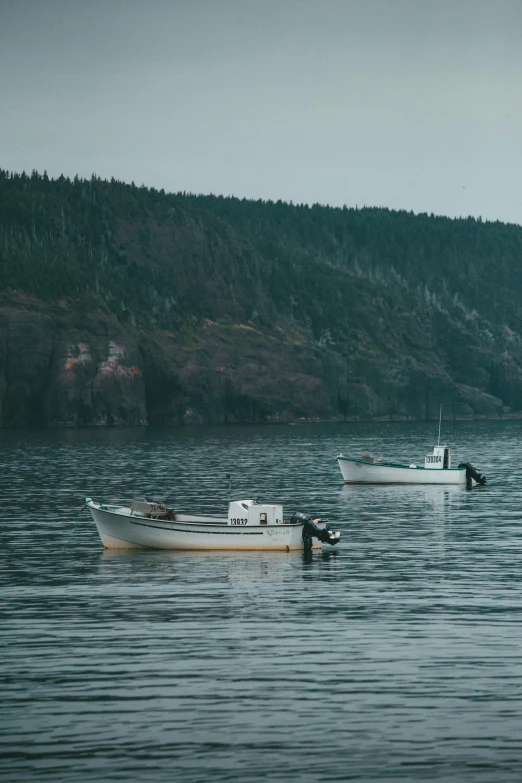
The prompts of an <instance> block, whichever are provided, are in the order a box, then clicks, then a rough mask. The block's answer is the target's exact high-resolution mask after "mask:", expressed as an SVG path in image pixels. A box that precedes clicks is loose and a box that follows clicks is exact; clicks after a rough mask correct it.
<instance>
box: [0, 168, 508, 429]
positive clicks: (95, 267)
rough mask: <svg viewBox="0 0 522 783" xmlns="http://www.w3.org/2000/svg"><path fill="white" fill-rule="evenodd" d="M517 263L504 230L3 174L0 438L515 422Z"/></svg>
mask: <svg viewBox="0 0 522 783" xmlns="http://www.w3.org/2000/svg"><path fill="white" fill-rule="evenodd" d="M58 185H59V187H58ZM2 188H3V190H2ZM2 199H3V200H2ZM419 232H420V233H419ZM423 232H424V233H423ZM463 232H464V234H463ZM505 232H507V233H505ZM417 235H418V236H417ZM465 237H471V239H470V241H469V242H467V241H464V238H465ZM503 243H504V244H503ZM468 245H469V246H468ZM495 253H496V254H497V255H496V256H495V255H494V254H495ZM488 259H489V262H488ZM520 260H522V230H520V229H517V228H516V227H502V226H499V225H498V224H496V225H492V226H487V225H482V224H477V223H475V222H474V221H473V222H472V223H469V222H464V223H462V224H461V223H459V222H455V223H454V222H452V221H447V220H442V219H435V218H433V219H430V218H427V217H426V216H425V217H422V216H420V217H415V216H405V215H403V214H397V215H394V213H388V212H386V211H385V210H382V211H378V210H377V211H369V212H368V214H366V213H364V214H361V213H358V212H354V211H352V212H349V211H348V212H346V211H343V210H327V209H324V208H321V209H319V210H317V209H315V208H314V209H312V210H309V209H308V208H293V207H290V206H287V205H273V204H272V205H270V204H258V205H256V204H253V203H252V202H236V201H235V200H220V199H204V198H202V199H199V200H198V199H195V198H193V197H181V196H177V197H169V196H165V195H164V194H163V195H161V194H158V193H155V192H148V191H147V192H143V189H136V188H134V189H133V188H129V187H128V186H123V185H121V184H119V183H116V184H114V185H109V184H108V183H100V181H94V182H90V183H85V182H80V181H79V182H75V183H70V182H68V181H66V180H63V181H61V182H60V181H56V183H53V182H49V181H48V180H47V181H46V180H43V181H40V180H38V179H37V178H36V179H35V178H33V179H29V178H26V180H23V179H21V180H20V182H18V181H13V180H12V179H9V178H7V179H5V178H4V180H3V181H2V179H1V177H0V284H1V290H2V291H3V293H1V294H0V426H24V425H50V426H59V425H65V426H67V425H68V426H80V425H101V426H110V425H139V424H145V423H152V424H157V423H168V424H182V423H189V422H190V423H192V422H193V423H203V422H207V423H216V422H239V421H245V422H253V421H257V422H263V421H266V422H276V421H280V422H281V421H292V420H297V419H302V418H307V419H332V420H333V419H343V418H352V417H357V418H382V417H404V418H406V417H409V418H426V417H436V416H438V410H439V405H440V404H441V403H442V404H443V406H444V414H445V415H446V416H456V417H467V416H500V415H507V414H509V413H517V412H520V411H522V338H521V333H522V312H521V309H520V306H519V301H520V296H521V295H522V275H521V272H520V270H521V269H522V265H521V264H520V263H519V261H520ZM519 277H520V278H521V279H520V280H519Z"/></svg>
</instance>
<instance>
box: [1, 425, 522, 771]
mask: <svg viewBox="0 0 522 783" xmlns="http://www.w3.org/2000/svg"><path fill="white" fill-rule="evenodd" d="M443 435H444V438H445V439H446V440H447V441H448V443H449V444H450V445H451V446H452V447H453V456H454V459H457V460H460V459H467V460H470V461H471V462H472V463H473V464H474V465H475V466H476V467H478V468H479V469H480V470H482V471H483V472H484V473H485V474H486V475H487V476H488V485H487V486H486V487H479V488H474V489H473V490H472V491H466V490H464V489H458V488H457V489H448V488H433V487H432V488H429V487H427V488H422V487H419V488H414V487H408V488H400V487H388V488H386V487H345V486H343V484H342V478H341V474H340V471H339V469H338V466H337V464H336V462H335V456H336V455H337V454H338V453H339V452H340V451H342V452H344V454H349V453H355V454H356V455H358V454H361V453H363V452H366V451H378V452H383V453H384V455H385V456H387V457H390V458H395V459H404V460H408V461H411V460H413V461H417V462H419V461H420V460H421V459H422V457H423V455H424V453H425V451H428V450H430V449H431V447H432V445H433V444H434V441H435V440H436V437H437V425H436V424H431V425H429V426H428V425H425V424H399V423H390V424H375V425H363V424H349V425H315V426H308V425H305V426H290V427H267V428H257V427H256V428H254V427H249V428H206V429H204V428H201V429H199V428H194V429H190V428H189V429H184V430H181V431H179V430H178V431H175V430H168V431H161V432H157V431H156V432H154V431H147V430H141V429H140V430H132V431H124V432H118V431H92V430H86V431H61V432H55V431H53V432H45V431H38V432H36V431H35V432H29V431H28V432H17V433H14V432H3V433H1V434H0V448H1V451H0V463H1V465H0V467H1V470H0V492H1V494H0V497H1V499H2V502H1V509H0V523H1V525H2V547H1V550H0V551H1V555H0V557H1V572H0V582H1V591H0V602H1V614H2V617H1V636H0V648H1V662H0V685H1V694H2V697H1V700H0V741H1V745H2V746H1V751H0V779H1V780H2V781H3V782H4V783H5V782H6V781H34V780H50V781H51V780H52V781H67V782H69V781H82V783H84V782H85V781H99V780H103V781H138V780H139V781H141V780H151V781H194V782H197V783H199V782H200V781H212V782H213V783H220V782H221V781H259V780H267V781H310V782H311V781H314V783H315V782H316V781H345V780H372V781H381V780H382V781H385V780H386V781H387V780H395V781H407V780H409V781H411V780H414V781H416V780H418V781H425V780H442V781H455V782H456V781H459V783H461V782H463V781H464V782H466V783H467V781H488V782H489V781H495V783H496V782H497V781H498V783H505V781H520V780H521V779H522V658H521V650H522V646H521V645H522V600H521V579H520V577H521V574H522V535H521V526H520V520H521V514H522V504H521V499H522V489H521V485H520V476H519V464H520V441H521V437H522V422H495V423H491V422H480V423H458V422H457V423H445V424H444V425H443ZM226 473H230V474H231V475H232V491H233V495H235V496H243V497H245V496H246V497H249V496H254V497H256V496H258V495H260V496H261V497H262V498H263V499H264V500H267V501H282V502H283V503H284V504H285V507H286V509H287V510H289V509H291V510H299V511H305V512H310V513H313V514H314V515H321V516H327V517H329V518H330V519H331V520H332V521H333V522H335V523H336V525H338V527H339V528H340V529H341V531H342V539H341V544H340V545H339V546H338V547H337V548H336V549H326V548H325V550H324V551H323V553H322V554H317V553H315V554H313V555H311V556H305V555H303V554H301V553H290V554H285V553H273V554H270V553H238V554H223V553H221V554H220V553H204V554H199V553H165V552H104V550H103V548H102V546H101V544H100V541H99V538H98V536H97V533H96V530H95V528H94V525H93V523H92V522H91V521H90V520H89V518H88V516H87V514H85V513H84V514H82V515H81V517H80V522H79V524H78V527H77V529H76V533H75V535H74V537H73V538H72V540H71V541H70V543H69V545H68V547H67V548H65V549H64V548H63V547H64V545H65V544H66V542H67V540H68V538H69V535H70V533H71V531H72V529H73V526H74V523H75V520H76V518H77V515H78V511H79V509H80V508H81V506H82V503H83V499H84V498H85V496H92V497H94V498H97V499H102V500H107V501H128V500H130V499H131V498H132V497H140V496H147V497H149V498H151V499H156V500H166V501H168V502H169V503H172V504H173V505H174V506H175V507H176V508H177V509H178V510H180V511H181V510H186V511H202V512H219V511H223V510H224V509H225V507H226V499H227V492H228V482H227V481H226V480H225V474H226Z"/></svg>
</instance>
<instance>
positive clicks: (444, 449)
mask: <svg viewBox="0 0 522 783" xmlns="http://www.w3.org/2000/svg"><path fill="white" fill-rule="evenodd" d="M424 467H425V468H431V469H433V468H435V469H439V470H449V468H451V454H450V450H449V447H448V446H446V445H444V446H435V447H434V449H433V454H427V455H426V457H425V458H424Z"/></svg>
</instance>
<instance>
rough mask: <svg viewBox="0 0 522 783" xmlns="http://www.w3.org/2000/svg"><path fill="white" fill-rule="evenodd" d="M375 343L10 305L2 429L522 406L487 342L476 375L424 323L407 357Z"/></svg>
mask: <svg viewBox="0 0 522 783" xmlns="http://www.w3.org/2000/svg"><path fill="white" fill-rule="evenodd" d="M410 326H411V325H410ZM361 328H362V327H361ZM362 336H364V337H365V338H366V340H367V342H368V347H367V349H366V351H365V352H362V351H361V352H359V353H358V354H357V355H353V354H352V355H351V354H350V343H349V341H346V342H342V343H333V342H331V343H330V344H328V345H327V344H324V343H323V344H318V343H317V341H316V340H314V338H313V335H311V334H310V333H309V332H307V331H306V330H304V329H301V330H300V329H297V328H296V327H295V325H294V324H291V323H290V322H286V323H284V322H282V323H279V324H277V325H275V327H274V328H273V330H272V331H271V333H269V334H267V333H263V332H262V331H260V330H259V329H256V328H255V327H254V326H253V325H249V324H237V323H233V322H232V321H229V322H222V323H218V322H216V321H211V320H209V319H207V320H205V321H204V322H203V323H201V324H200V325H197V326H196V327H193V328H192V329H191V331H190V333H187V332H182V333H179V334H174V333H167V332H165V331H163V330H154V331H148V332H143V331H139V330H136V329H133V328H132V329H131V328H128V327H124V326H122V324H121V323H120V322H119V321H118V320H117V319H116V318H115V317H114V316H113V315H112V314H111V313H110V312H108V311H107V310H106V309H104V308H100V309H98V310H95V311H92V312H82V311H81V310H76V309H75V305H74V303H68V304H67V305H66V306H63V305H62V306H59V305H49V304H47V303H45V302H41V301H39V300H37V299H34V298H29V297H17V298H10V299H4V301H3V302H2V306H1V307H0V346H1V349H0V421H1V423H2V425H3V426H24V425H37V426H40V425H50V426H53V425H54V426H58V425H62V426H81V425H101V426H110V425H114V426H115V425H140V424H145V423H151V424H159V423H164V424H183V423H217V422H221V423H223V422H230V423H231V422H277V421H279V422H282V421H295V420H298V419H301V418H311V419H327V420H329V419H330V420H334V419H343V418H348V417H357V418H381V417H386V416H391V417H411V418H425V417H434V416H436V415H437V411H438V406H439V404H440V403H441V402H442V403H443V404H444V411H445V415H454V416H458V417H466V416H473V415H479V416H498V415H503V414H505V413H506V412H508V410H509V409H508V408H507V406H506V405H505V400H509V401H510V402H514V403H515V405H513V407H512V408H511V409H516V403H517V401H518V400H519V399H520V396H521V394H522V373H521V371H520V365H519V364H517V363H516V362H515V361H514V360H513V359H512V358H511V359H510V360H509V361H507V360H503V359H502V358H498V357H496V355H495V352H494V351H493V350H492V347H491V346H490V350H487V347H486V348H484V347H475V351H476V353H477V352H480V356H479V357H478V358H479V362H477V361H476V360H477V356H476V355H475V356H474V355H473V354H471V353H470V351H469V344H468V343H466V341H465V340H463V342H462V365H463V366H461V367H460V369H459V371H458V372H457V371H455V373H454V377H452V375H451V374H450V373H449V371H448V368H447V367H446V366H444V364H443V363H442V361H441V356H440V355H439V351H438V349H437V342H436V340H434V337H433V335H431V334H427V333H426V332H425V331H424V330H423V329H422V328H421V325H418V329H417V331H416V330H415V329H413V328H410V330H409V331H408V335H407V340H408V346H409V350H407V351H406V350H405V345H404V341H403V342H402V343H400V342H399V344H398V337H397V335H396V334H393V333H391V332H390V330H389V328H388V327H387V326H386V324H381V325H377V326H376V327H375V329H374V330H373V333H372V336H371V337H370V335H369V334H368V333H366V332H362ZM493 348H494V346H493ZM456 350H458V349H457V348H456ZM401 351H404V353H401ZM466 363H468V364H471V370H470V369H466V367H465V365H466ZM464 381H467V383H465V382H464ZM481 387H482V388H481ZM487 388H491V389H492V391H494V392H495V393H489V392H488V391H486V389H487Z"/></svg>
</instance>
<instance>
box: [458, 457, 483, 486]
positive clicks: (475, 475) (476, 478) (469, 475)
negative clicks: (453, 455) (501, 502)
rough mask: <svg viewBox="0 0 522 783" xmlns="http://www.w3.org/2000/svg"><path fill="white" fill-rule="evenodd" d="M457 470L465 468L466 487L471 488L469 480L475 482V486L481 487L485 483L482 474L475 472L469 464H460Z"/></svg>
mask: <svg viewBox="0 0 522 783" xmlns="http://www.w3.org/2000/svg"><path fill="white" fill-rule="evenodd" d="M459 468H466V482H467V484H468V486H471V480H472V479H473V481H476V482H477V484H480V485H481V486H484V484H485V483H486V477H485V476H483V475H482V473H479V472H478V470H475V468H474V467H473V465H472V464H471V463H470V462H460V463H459Z"/></svg>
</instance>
